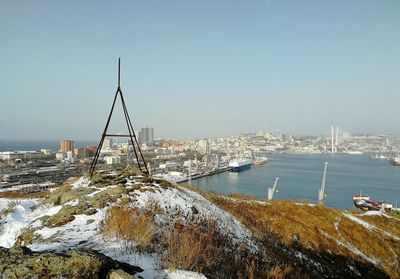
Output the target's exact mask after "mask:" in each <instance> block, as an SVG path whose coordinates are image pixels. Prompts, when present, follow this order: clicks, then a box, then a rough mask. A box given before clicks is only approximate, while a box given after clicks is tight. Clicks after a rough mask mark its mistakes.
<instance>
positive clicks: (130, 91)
mask: <svg viewBox="0 0 400 279" xmlns="http://www.w3.org/2000/svg"><path fill="white" fill-rule="evenodd" d="M118 57H121V59H122V73H121V79H122V81H121V86H122V91H123V94H124V97H125V101H126V104H127V107H128V110H129V113H130V115H131V119H132V121H133V125H134V127H135V129H140V128H141V127H143V126H150V127H154V130H155V137H156V138H203V137H218V136H227V135H234V134H238V133H240V132H253V131H257V130H261V129H264V130H265V129H269V128H270V127H271V129H272V130H275V129H280V130H281V131H283V132H287V133H292V134H309V135H320V134H322V133H326V132H328V131H329V129H330V126H331V125H335V126H336V125H338V126H340V127H341V128H342V129H344V130H346V131H350V132H354V133H362V132H377V133H389V134H400V125H398V119H399V115H398V113H399V106H400V1H398V0H392V1H384V0H380V1H378V0H375V1H370V0H343V1H342V0H337V1H328V0H315V1H312V0H304V1H300V0H291V1H289V0H269V1H266V0H198V1H196V0H158V1H156V0H143V1H135V0H131V1H74V0H71V1H50V0H49V1H44V0H37V1H19V0H0V139H34V140H42V139H52V140H53V139H54V140H56V139H61V138H71V139H75V140H96V139H98V138H99V137H100V135H101V133H102V131H103V129H104V125H105V122H106V119H107V116H108V113H109V110H110V107H111V103H112V100H113V98H114V94H115V90H116V79H117V60H118ZM125 127H126V126H125V125H124V120H123V118H122V111H121V109H120V107H119V106H118V108H117V109H116V111H115V117H113V119H112V122H111V125H110V129H109V131H110V132H122V133H123V132H125V131H126V128H125Z"/></svg>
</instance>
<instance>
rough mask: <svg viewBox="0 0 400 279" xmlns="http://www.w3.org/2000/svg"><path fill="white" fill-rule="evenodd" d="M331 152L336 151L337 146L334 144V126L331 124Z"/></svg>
mask: <svg viewBox="0 0 400 279" xmlns="http://www.w3.org/2000/svg"><path fill="white" fill-rule="evenodd" d="M331 152H332V153H334V152H335V146H334V145H333V126H331Z"/></svg>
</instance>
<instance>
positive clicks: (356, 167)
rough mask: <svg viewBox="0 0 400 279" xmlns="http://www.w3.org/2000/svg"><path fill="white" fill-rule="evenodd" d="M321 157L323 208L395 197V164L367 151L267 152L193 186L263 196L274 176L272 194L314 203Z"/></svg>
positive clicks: (398, 189) (399, 196)
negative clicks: (260, 161)
mask: <svg viewBox="0 0 400 279" xmlns="http://www.w3.org/2000/svg"><path fill="white" fill-rule="evenodd" d="M324 162H328V172H327V180H326V195H327V197H326V201H325V204H326V205H327V206H328V207H334V208H341V209H354V205H353V200H352V197H353V195H356V194H359V193H360V191H362V193H363V194H366V195H370V196H371V199H373V200H377V201H380V200H383V201H385V202H387V203H393V204H395V202H396V201H399V202H400V167H398V166H393V165H391V164H390V163H389V162H388V161H380V160H371V159H369V155H367V154H363V155H349V154H318V155H308V154H304V155H303V154H302V155H298V154H269V155H268V164H267V165H264V166H252V167H251V169H249V170H245V171H242V172H239V173H234V172H224V173H221V174H218V175H213V176H209V177H204V178H201V179H197V180H194V181H192V185H193V186H197V187H200V188H202V189H205V190H213V191H216V192H218V193H224V194H230V193H242V194H251V195H254V196H255V197H258V198H266V197H267V188H268V187H272V185H273V183H274V181H275V177H279V178H280V180H279V183H278V190H279V192H278V193H275V194H274V199H289V200H298V201H307V202H310V203H317V197H318V191H319V188H320V185H321V180H322V173H323V167H324Z"/></svg>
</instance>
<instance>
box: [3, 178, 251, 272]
mask: <svg viewBox="0 0 400 279" xmlns="http://www.w3.org/2000/svg"><path fill="white" fill-rule="evenodd" d="M89 184H90V181H89V180H88V179H85V178H80V179H78V180H77V181H76V182H75V183H73V184H72V189H77V188H79V187H92V186H89ZM129 184H130V185H131V184H132V181H131V183H129ZM112 187H116V186H108V187H102V188H96V189H95V190H96V191H95V192H93V193H91V194H88V195H86V196H87V198H91V197H94V196H95V195H97V194H99V193H101V192H102V191H105V190H106V189H107V188H112ZM93 188H94V187H93ZM147 188H148V189H150V190H149V191H143V189H147ZM130 196H133V197H134V198H135V201H134V202H133V203H132V204H131V205H130V206H134V207H139V208H144V207H146V205H147V204H148V203H149V202H156V203H157V204H158V206H159V207H160V208H163V209H164V210H165V214H164V216H160V217H159V218H158V220H159V221H160V222H171V221H173V220H171V218H172V219H173V218H180V219H187V218H188V219H191V220H194V219H198V220H201V219H212V220H214V221H216V222H217V223H218V225H219V228H220V229H221V230H222V232H224V233H227V234H229V235H230V236H231V237H232V240H233V241H236V242H240V243H245V244H247V245H248V247H249V248H251V249H252V250H255V249H257V245H256V244H255V243H254V241H253V237H252V234H251V233H250V231H248V230H247V229H246V228H245V227H244V226H243V225H241V223H240V222H239V221H238V220H236V219H235V218H234V217H233V216H231V215H230V214H228V213H227V212H225V211H224V210H222V209H220V208H218V207H217V206H215V205H214V204H212V203H211V202H209V201H208V200H206V199H205V198H204V197H203V196H201V195H200V194H198V193H195V192H192V191H190V190H187V189H184V188H179V189H176V188H167V189H165V188H162V187H160V186H158V185H157V184H154V185H151V186H145V187H142V191H139V190H134V191H132V192H131V193H130ZM9 203H10V201H9V200H7V199H0V210H2V209H4V208H7V207H8V206H9ZM77 204H78V200H71V201H69V202H67V203H66V204H64V205H68V206H74V205H77ZM110 206H112V205H110ZM61 208H62V205H58V206H52V205H47V204H42V201H41V200H39V199H38V200H19V202H18V204H16V205H15V210H14V211H13V212H12V213H10V214H8V215H7V216H6V218H5V222H4V224H2V225H1V230H0V246H3V247H7V248H9V247H11V246H12V245H13V244H14V243H15V241H16V239H17V237H18V235H20V233H21V232H23V230H25V229H33V230H34V231H35V234H36V236H38V237H39V239H40V241H36V242H34V243H32V244H30V245H29V246H28V247H29V248H30V249H32V250H33V251H64V250H67V249H70V248H76V249H94V250H97V251H98V252H101V253H104V254H105V255H107V256H110V257H111V258H113V259H116V260H119V261H122V262H126V263H129V264H132V265H136V266H140V267H141V268H142V269H144V271H143V272H142V273H140V274H139V275H140V276H141V277H142V278H144V279H147V278H171V279H183V278H192V279H204V278H206V277H205V276H204V275H202V274H198V273H194V272H188V271H182V270H176V271H173V272H172V271H168V270H164V269H162V268H160V264H159V262H160V259H159V255H152V254H139V253H136V252H130V253H129V254H127V253H125V252H124V249H123V247H122V243H120V242H119V241H118V240H110V239H105V238H104V236H103V235H102V234H101V233H100V226H101V221H102V220H103V219H104V217H105V214H106V212H107V209H108V208H109V207H106V208H102V209H97V212H96V213H95V214H93V215H84V214H82V215H74V217H75V219H74V220H73V221H71V222H69V223H67V224H65V225H63V226H60V227H54V228H50V227H46V226H44V224H43V222H42V220H41V218H42V217H44V216H52V215H54V214H56V213H57V212H58V211H59V210H60V209H61ZM182 217H184V218H182ZM189 217H191V218H189Z"/></svg>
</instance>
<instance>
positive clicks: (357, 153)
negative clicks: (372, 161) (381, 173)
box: [343, 150, 364, 155]
mask: <svg viewBox="0 0 400 279" xmlns="http://www.w3.org/2000/svg"><path fill="white" fill-rule="evenodd" d="M343 153H346V154H349V155H362V154H364V153H363V152H361V151H357V150H347V151H343Z"/></svg>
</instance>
